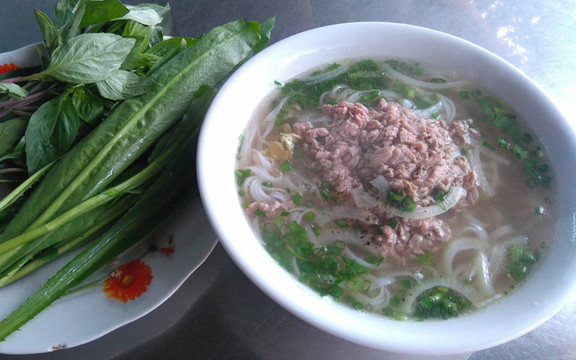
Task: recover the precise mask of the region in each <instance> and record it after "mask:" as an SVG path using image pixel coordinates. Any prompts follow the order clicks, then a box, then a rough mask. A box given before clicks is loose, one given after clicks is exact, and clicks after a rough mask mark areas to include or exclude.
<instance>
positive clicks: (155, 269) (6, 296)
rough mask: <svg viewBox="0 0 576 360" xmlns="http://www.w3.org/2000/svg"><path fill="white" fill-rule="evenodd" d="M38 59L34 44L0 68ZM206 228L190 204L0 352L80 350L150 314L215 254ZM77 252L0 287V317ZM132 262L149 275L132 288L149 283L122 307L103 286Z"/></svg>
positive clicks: (2, 58)
mask: <svg viewBox="0 0 576 360" xmlns="http://www.w3.org/2000/svg"><path fill="white" fill-rule="evenodd" d="M36 58H37V56H36V49H35V45H29V46H26V47H24V48H21V49H18V50H15V51H12V52H8V53H3V54H0V64H9V63H11V62H13V63H14V64H16V65H18V66H20V67H24V66H32V65H36V63H35V60H34V59H36ZM207 223H208V220H207V218H206V215H205V213H204V210H203V208H202V205H201V201H200V199H199V198H197V199H194V200H192V201H191V202H190V203H188V204H187V205H186V206H185V207H184V208H183V209H182V210H181V211H180V212H179V213H178V215H177V216H176V217H175V218H173V219H172V220H171V221H170V222H169V223H168V224H166V225H165V226H164V227H162V228H161V229H160V230H158V231H157V232H156V233H155V234H154V235H153V236H151V237H150V238H149V239H148V241H145V242H143V243H141V244H139V245H138V246H137V248H134V249H131V250H130V251H129V254H127V255H126V256H125V257H124V258H121V259H118V261H116V262H115V263H113V264H110V266H109V267H108V268H106V269H103V270H102V271H100V272H99V273H98V274H95V275H94V276H93V277H92V278H91V279H89V281H88V282H87V283H88V284H89V286H88V287H86V288H83V289H79V290H77V291H75V292H74V293H72V294H70V295H67V296H65V297H63V298H61V299H60V300H58V301H56V302H55V303H54V304H52V305H51V306H50V307H48V309H46V310H45V311H43V312H42V313H40V314H39V315H38V316H37V317H36V318H34V319H33V320H32V321H30V322H29V323H27V324H26V325H24V326H23V327H22V328H21V330H20V331H18V332H16V333H14V334H12V335H11V336H10V337H8V338H7V340H6V341H4V342H0V353H5V354H31V353H42V352H49V351H53V350H56V349H61V348H70V347H74V346H78V345H81V344H85V343H87V342H90V341H92V340H95V339H97V338H99V337H101V336H104V335H106V334H107V333H109V332H111V331H113V330H115V329H117V328H119V327H121V326H123V325H126V324H128V323H130V322H132V321H135V320H137V319H139V318H141V317H142V316H144V315H146V314H148V313H149V312H151V311H152V310H154V309H155V308H156V307H158V306H160V305H161V304H162V303H163V302H164V301H166V300H167V299H168V298H169V297H170V296H171V295H172V294H174V292H176V290H177V289H178V288H179V287H180V286H181V285H182V283H184V281H185V280H186V279H187V278H188V277H189V276H190V275H191V274H192V273H193V272H194V271H195V270H196V269H197V268H198V267H199V266H200V265H201V264H202V263H203V262H204V260H205V259H206V258H207V257H208V255H209V254H210V253H211V252H212V250H213V249H214V246H215V245H216V242H217V240H216V237H215V235H214V233H213V232H212V230H211V229H210V227H207V226H206V225H205V224H207ZM76 253H77V252H72V253H70V254H68V255H66V256H63V257H61V258H59V259H58V260H56V261H54V262H52V263H49V264H48V265H45V266H44V267H43V268H42V269H41V270H39V271H36V272H34V273H32V274H30V275H28V276H26V277H24V278H22V279H20V280H18V281H16V282H14V283H12V284H9V285H7V286H5V287H3V288H0V304H2V306H0V318H4V317H6V316H7V315H8V314H9V313H10V312H11V311H12V310H14V309H15V308H16V307H17V306H18V305H19V304H21V303H22V302H23V301H24V300H25V299H26V298H27V297H28V296H30V295H32V294H33V293H34V291H35V290H37V288H38V287H40V286H41V285H42V284H43V283H44V282H45V281H46V280H47V279H48V278H49V277H50V276H51V275H53V274H54V273H56V271H57V270H58V269H59V268H61V267H62V266H63V265H64V264H65V263H66V262H67V261H69V260H70V259H71V258H72V257H73V256H74V255H76ZM135 258H137V259H138V260H139V263H140V264H144V265H143V266H144V268H145V269H147V271H151V273H148V272H146V273H144V274H143V275H142V274H140V273H138V272H136V273H135V277H136V281H134V284H137V281H139V280H140V279H138V277H139V276H145V277H146V280H147V281H150V283H149V285H147V286H145V287H143V288H142V287H141V288H140V289H132V292H131V293H129V294H128V296H129V297H131V296H136V297H135V298H134V300H128V301H126V302H125V303H124V302H122V301H120V300H119V299H123V298H122V295H123V294H119V293H118V292H119V291H120V292H121V291H123V290H122V289H120V290H118V289H117V288H114V287H111V286H108V287H107V286H106V281H107V280H108V279H111V278H112V277H114V276H115V277H117V278H119V276H120V273H119V272H118V269H119V268H120V269H122V265H125V264H126V263H130V262H131V261H132V260H133V259H135ZM150 277H151V278H150ZM128 288H129V287H128ZM105 290H106V291H105ZM134 291H136V292H134Z"/></svg>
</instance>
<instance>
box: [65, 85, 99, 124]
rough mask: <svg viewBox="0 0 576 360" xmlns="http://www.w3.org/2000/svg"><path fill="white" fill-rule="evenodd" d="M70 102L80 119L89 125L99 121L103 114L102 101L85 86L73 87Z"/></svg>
mask: <svg viewBox="0 0 576 360" xmlns="http://www.w3.org/2000/svg"><path fill="white" fill-rule="evenodd" d="M72 103H73V104H74V107H75V108H76V111H77V112H78V115H79V116H80V118H81V119H82V120H84V121H85V122H86V123H88V124H90V125H96V124H97V123H100V121H101V120H102V117H103V115H104V105H105V104H104V101H103V100H102V98H100V97H99V96H96V95H94V94H93V93H92V92H91V91H90V90H89V89H88V88H87V87H85V86H79V87H77V88H76V89H74V93H73V94H72Z"/></svg>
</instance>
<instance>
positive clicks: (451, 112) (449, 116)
mask: <svg viewBox="0 0 576 360" xmlns="http://www.w3.org/2000/svg"><path fill="white" fill-rule="evenodd" d="M437 96H438V98H439V99H440V102H441V103H442V105H443V107H442V109H443V110H444V113H445V118H444V121H445V122H446V123H451V122H452V121H454V120H455V118H456V105H454V102H453V101H452V100H450V99H449V98H448V97H446V96H444V95H440V94H437Z"/></svg>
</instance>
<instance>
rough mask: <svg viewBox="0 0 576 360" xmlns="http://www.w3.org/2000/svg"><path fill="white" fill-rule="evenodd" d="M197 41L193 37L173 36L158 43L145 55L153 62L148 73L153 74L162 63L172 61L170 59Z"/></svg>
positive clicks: (148, 74)
mask: <svg viewBox="0 0 576 360" xmlns="http://www.w3.org/2000/svg"><path fill="white" fill-rule="evenodd" d="M197 41H198V39H191V38H188V39H186V38H172V39H168V40H164V41H162V42H161V43H158V44H156V45H155V46H154V47H152V48H151V49H150V50H149V51H147V52H146V53H144V56H147V57H148V58H149V59H150V62H151V63H152V64H153V65H152V66H151V67H150V70H148V72H147V73H146V75H147V76H150V75H152V74H153V73H154V72H155V71H156V70H157V69H159V68H160V67H161V66H162V65H164V64H165V63H167V62H168V61H170V59H172V58H173V57H175V56H176V55H178V54H179V53H180V52H182V51H184V50H186V49H187V48H188V47H189V46H191V45H192V44H194V43H196V42H197Z"/></svg>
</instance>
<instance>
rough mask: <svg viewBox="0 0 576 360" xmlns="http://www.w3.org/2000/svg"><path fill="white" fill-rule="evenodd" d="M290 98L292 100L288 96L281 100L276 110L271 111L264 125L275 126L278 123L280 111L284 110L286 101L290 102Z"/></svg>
mask: <svg viewBox="0 0 576 360" xmlns="http://www.w3.org/2000/svg"><path fill="white" fill-rule="evenodd" d="M289 98H290V96H286V97H285V98H283V99H281V100H280V101H279V102H278V104H277V105H276V106H275V107H274V109H272V110H270V112H269V113H268V115H266V117H265V118H264V123H266V124H270V123H272V124H274V123H275V122H276V118H277V117H278V114H279V113H280V110H282V106H284V104H285V103H286V101H288V99H289Z"/></svg>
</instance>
